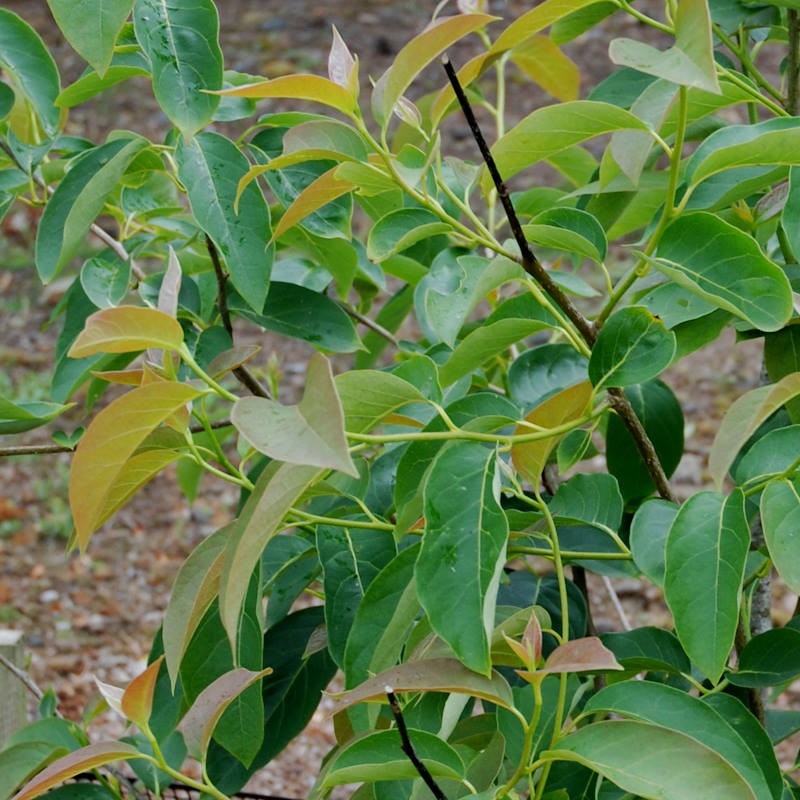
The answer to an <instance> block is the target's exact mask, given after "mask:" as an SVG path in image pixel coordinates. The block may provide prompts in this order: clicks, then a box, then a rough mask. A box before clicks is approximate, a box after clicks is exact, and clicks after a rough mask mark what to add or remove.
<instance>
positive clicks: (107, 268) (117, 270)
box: [81, 256, 131, 308]
mask: <svg viewBox="0 0 800 800" xmlns="http://www.w3.org/2000/svg"><path fill="white" fill-rule="evenodd" d="M130 279H131V265H130V262H129V261H122V260H121V259H119V258H116V257H102V256H96V257H94V258H88V259H86V261H84V262H83V266H82V267H81V285H82V286H83V290H84V291H85V292H86V295H87V296H88V298H89V299H90V300H91V301H92V302H93V303H94V304H95V305H96V306H97V307H98V308H109V307H111V306H117V305H119V304H120V302H121V301H122V299H123V298H124V297H125V295H126V294H127V292H128V285H129V284H130Z"/></svg>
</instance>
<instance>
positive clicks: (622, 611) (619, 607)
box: [602, 575, 633, 631]
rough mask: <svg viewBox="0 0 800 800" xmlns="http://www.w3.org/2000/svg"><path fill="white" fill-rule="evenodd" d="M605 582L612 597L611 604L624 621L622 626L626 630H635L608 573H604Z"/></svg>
mask: <svg viewBox="0 0 800 800" xmlns="http://www.w3.org/2000/svg"><path fill="white" fill-rule="evenodd" d="M602 577H603V584H604V586H605V587H606V591H607V592H608V596H609V597H610V598H611V605H613V606H614V610H615V611H616V612H617V616H618V617H619V619H620V622H621V623H622V627H623V628H624V629H625V630H626V631H630V630H633V628H632V626H631V623H630V620H629V619H628V615H627V614H626V613H625V609H624V608H623V607H622V603H621V602H620V599H619V595H618V594H617V590H616V589H615V588H614V585H613V584H612V583H611V579H610V578H609V577H608V575H603V576H602Z"/></svg>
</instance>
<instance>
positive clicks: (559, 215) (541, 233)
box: [522, 208, 608, 278]
mask: <svg viewBox="0 0 800 800" xmlns="http://www.w3.org/2000/svg"><path fill="white" fill-rule="evenodd" d="M522 230H523V232H524V233H525V236H526V238H527V239H528V240H529V241H531V242H533V243H535V244H538V245H541V246H542V247H552V248H554V249H556V250H563V251H564V252H565V253H571V254H573V255H577V256H581V257H582V258H590V259H592V260H593V261H597V262H598V263H601V262H602V261H604V260H605V257H606V253H607V251H608V242H607V241H606V234H605V231H603V228H602V226H601V225H600V223H599V222H598V221H597V219H596V218H595V217H593V216H592V215H591V214H589V213H588V212H586V211H581V210H579V209H577V208H551V209H547V210H546V211H543V212H542V213H540V214H537V215H536V216H535V217H534V218H533V220H532V221H531V222H530V224H528V225H524V226H523V228H522ZM557 276H558V273H553V277H554V278H556V277H557Z"/></svg>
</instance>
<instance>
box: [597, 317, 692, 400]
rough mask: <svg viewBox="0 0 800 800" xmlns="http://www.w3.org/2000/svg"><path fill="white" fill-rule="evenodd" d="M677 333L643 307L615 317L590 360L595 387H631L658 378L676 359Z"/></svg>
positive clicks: (599, 340)
mask: <svg viewBox="0 0 800 800" xmlns="http://www.w3.org/2000/svg"><path fill="white" fill-rule="evenodd" d="M675 348H676V340H675V334H674V333H673V332H672V331H669V330H667V329H666V328H665V327H664V323H663V322H662V321H661V320H660V319H658V318H657V317H654V316H653V315H652V314H651V313H650V312H649V311H648V310H647V309H646V308H644V307H643V306H628V307H627V308H623V309H621V310H620V311H617V312H616V313H614V314H612V315H611V316H610V317H609V319H608V321H607V322H606V323H605V325H603V327H602V328H601V329H600V333H599V335H598V337H597V341H596V342H595V345H594V347H593V348H592V356H591V358H590V359H589V378H590V380H591V381H592V384H593V385H594V386H595V388H601V387H614V386H616V387H623V386H632V385H633V384H636V383H644V382H645V381H648V380H651V379H652V378H655V377H657V376H658V375H659V374H660V373H661V371H662V370H664V369H666V368H667V367H668V366H669V365H670V363H671V362H672V359H673V358H674V357H675Z"/></svg>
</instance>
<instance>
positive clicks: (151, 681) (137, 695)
mask: <svg viewBox="0 0 800 800" xmlns="http://www.w3.org/2000/svg"><path fill="white" fill-rule="evenodd" d="M163 660H164V656H160V657H159V658H157V659H156V660H155V661H154V662H153V663H152V664H150V665H149V666H148V667H147V669H146V670H145V671H144V672H142V673H141V675H137V676H136V677H135V678H134V679H133V680H132V681H131V682H130V683H129V684H128V688H127V689H126V690H125V694H123V695H122V713H123V714H125V717H126V718H127V719H129V720H130V721H131V722H134V723H136V725H138V726H139V729H140V730H145V729H146V728H147V723H148V720H149V719H150V712H151V710H152V708H153V691H154V689H155V688H156V680H157V679H158V670H159V668H160V667H161V662H162V661H163Z"/></svg>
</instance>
